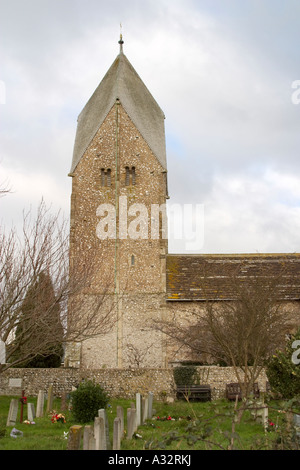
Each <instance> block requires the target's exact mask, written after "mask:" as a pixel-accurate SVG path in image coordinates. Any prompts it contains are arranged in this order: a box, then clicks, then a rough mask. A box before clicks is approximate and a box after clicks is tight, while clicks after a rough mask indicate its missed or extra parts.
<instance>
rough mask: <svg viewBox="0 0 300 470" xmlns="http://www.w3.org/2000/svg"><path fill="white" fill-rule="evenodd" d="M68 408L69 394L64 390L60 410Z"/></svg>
mask: <svg viewBox="0 0 300 470" xmlns="http://www.w3.org/2000/svg"><path fill="white" fill-rule="evenodd" d="M66 409H67V394H66V392H63V393H62V395H61V401H60V410H61V411H66Z"/></svg>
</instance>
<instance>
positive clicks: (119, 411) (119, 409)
mask: <svg viewBox="0 0 300 470" xmlns="http://www.w3.org/2000/svg"><path fill="white" fill-rule="evenodd" d="M117 418H120V425H121V438H122V437H123V436H124V408H123V407H122V406H117Z"/></svg>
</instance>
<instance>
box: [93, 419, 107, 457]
mask: <svg viewBox="0 0 300 470" xmlns="http://www.w3.org/2000/svg"><path fill="white" fill-rule="evenodd" d="M94 437H95V449H96V450H107V443H106V430H105V421H104V418H103V416H101V417H100V416H96V418H95V419H94Z"/></svg>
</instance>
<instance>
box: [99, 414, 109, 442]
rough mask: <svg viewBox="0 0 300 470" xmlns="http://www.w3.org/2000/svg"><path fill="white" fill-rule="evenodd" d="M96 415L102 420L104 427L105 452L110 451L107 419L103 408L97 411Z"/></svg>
mask: <svg viewBox="0 0 300 470" xmlns="http://www.w3.org/2000/svg"><path fill="white" fill-rule="evenodd" d="M98 415H99V417H100V418H103V420H104V426H105V446H106V447H105V450H110V448H111V445H110V440H109V426H108V418H107V414H106V411H105V409H104V408H102V409H101V410H99V411H98Z"/></svg>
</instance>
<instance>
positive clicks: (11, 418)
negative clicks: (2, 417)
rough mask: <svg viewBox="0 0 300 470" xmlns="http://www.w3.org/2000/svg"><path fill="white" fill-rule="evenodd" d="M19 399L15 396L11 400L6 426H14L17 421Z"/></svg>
mask: <svg viewBox="0 0 300 470" xmlns="http://www.w3.org/2000/svg"><path fill="white" fill-rule="evenodd" d="M18 406H19V401H18V400H17V399H16V398H13V399H12V400H11V402H10V406H9V412H8V417H7V422H6V426H14V425H15V424H16V421H17V415H18Z"/></svg>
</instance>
